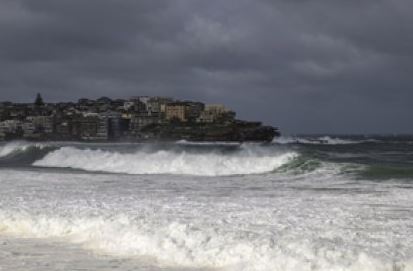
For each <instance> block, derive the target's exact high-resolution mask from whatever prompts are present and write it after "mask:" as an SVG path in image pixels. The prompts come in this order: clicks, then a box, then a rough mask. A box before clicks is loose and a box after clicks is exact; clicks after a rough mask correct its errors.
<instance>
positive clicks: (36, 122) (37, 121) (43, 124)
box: [26, 116, 53, 134]
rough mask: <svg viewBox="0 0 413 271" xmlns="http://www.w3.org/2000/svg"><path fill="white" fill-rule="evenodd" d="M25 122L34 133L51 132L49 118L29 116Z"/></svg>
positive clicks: (51, 119) (50, 118) (50, 120)
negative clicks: (30, 126)
mask: <svg viewBox="0 0 413 271" xmlns="http://www.w3.org/2000/svg"><path fill="white" fill-rule="evenodd" d="M26 121H27V122H29V123H31V124H32V125H33V127H34V130H35V132H37V133H45V134H51V133H52V132H53V118H52V117H49V116H29V117H27V118H26Z"/></svg>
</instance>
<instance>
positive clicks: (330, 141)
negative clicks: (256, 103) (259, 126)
mask: <svg viewBox="0 0 413 271" xmlns="http://www.w3.org/2000/svg"><path fill="white" fill-rule="evenodd" d="M369 142H377V140H372V139H368V140H350V139H343V138H334V137H330V136H322V137H278V138H275V139H274V143H276V144H312V145H348V144H362V143H369Z"/></svg>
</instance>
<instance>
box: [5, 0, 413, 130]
mask: <svg viewBox="0 0 413 271" xmlns="http://www.w3.org/2000/svg"><path fill="white" fill-rule="evenodd" d="M412 13H413V4H412V3H411V1H407V0H395V1H384V0H375V1H373V0H371V1H370V0H367V1H338V0H333V1H331V0H329V1H327V0H295V1H286V0H278V1H268V0H228V1H218V0H211V1H201V0H194V1H188V0H176V1H162V0H159V1H158V0H144V1H132V0H122V1H117V0H116V1H115V0H90V1H81V0H71V1H68V0H36V1H30V0H5V1H2V2H1V3H0V71H1V72H0V91H1V92H0V100H16V101H31V100H32V99H33V96H34V95H35V93H37V92H39V91H40V92H42V93H43V96H44V97H45V98H46V100H50V101H58V100H75V99H77V98H79V97H83V96H86V97H91V98H94V97H95V98H96V97H99V96H103V95H107V96H111V97H128V96H132V95H139V94H142V95H167V96H174V97H178V98H187V99H196V100H203V101H206V102H223V103H226V104H228V105H229V106H230V107H232V108H234V109H235V110H237V111H238V113H239V116H240V117H243V118H246V119H259V120H263V121H265V122H266V123H269V124H273V125H278V126H280V127H281V129H282V130H283V131H285V132H287V133H308V132H319V133H322V132H337V133H352V132H357V133H377V132H380V133H384V132H388V133H393V132H394V133H397V132H405V133H407V132H410V133H411V132H413V127H412V126H411V124H410V122H411V121H410V116H412V115H413V114H412V113H413V107H412V106H411V102H410V101H411V100H412V98H413V92H412V86H413V79H412V77H411V74H412V71H413V64H412V63H413V61H412V53H413V34H412V33H413V29H412V28H413V21H412V20H413V19H412V18H413V16H412V15H413V14H412Z"/></svg>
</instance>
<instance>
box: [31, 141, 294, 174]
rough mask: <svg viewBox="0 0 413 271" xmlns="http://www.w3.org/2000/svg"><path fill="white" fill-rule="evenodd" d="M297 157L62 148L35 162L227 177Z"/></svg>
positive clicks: (251, 152) (267, 168)
mask: <svg viewBox="0 0 413 271" xmlns="http://www.w3.org/2000/svg"><path fill="white" fill-rule="evenodd" d="M296 156H297V154H296V153H295V152H288V153H263V152H256V151H254V150H248V151H244V152H242V153H234V154H221V153H215V152H209V153H190V152H186V151H180V152H176V151H167V150H161V151H156V152H152V153H147V152H143V151H137V152H135V153H119V152H112V151H105V150H91V149H83V150H82V149H77V148H74V147H62V148H60V149H58V150H55V151H53V152H51V153H49V154H47V155H46V157H44V158H43V159H41V160H39V161H36V162H35V163H34V164H33V165H35V166H43V167H70V168H76V169H83V170H88V171H104V172H113V173H127V174H186V175H201V176H225V175H238V174H258V173H265V172H271V171H273V170H275V169H277V168H279V167H280V166H282V165H284V164H286V163H288V162H289V161H291V160H292V159H293V158H295V157H296Z"/></svg>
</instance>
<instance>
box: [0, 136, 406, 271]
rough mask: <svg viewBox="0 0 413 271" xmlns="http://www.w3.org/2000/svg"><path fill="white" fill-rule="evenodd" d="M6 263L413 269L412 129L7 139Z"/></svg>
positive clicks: (1, 228)
mask: <svg viewBox="0 0 413 271" xmlns="http://www.w3.org/2000/svg"><path fill="white" fill-rule="evenodd" d="M0 270H263V271H264V270H274V271H278V270H280V271H289V270H300V271H305V270H340V271H344V270H354V271H364V270H365V271H370V270H371V271H380V270H383V271H384V270H389V271H390V270H392V271H399V270H400V271H402V270H406V271H411V270H413V138H410V137H332V136H330V137H325V136H323V137H294V138H292V137H290V138H279V139H278V140H276V141H275V142H273V143H266V144H258V143H243V144H237V143H218V142H217V143H194V142H186V141H179V142H175V143H145V144H128V143H116V144H97V143H74V142H66V143H62V142H47V143H46V142H42V143H29V142H22V141H19V142H9V143H3V144H1V145H0Z"/></svg>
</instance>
